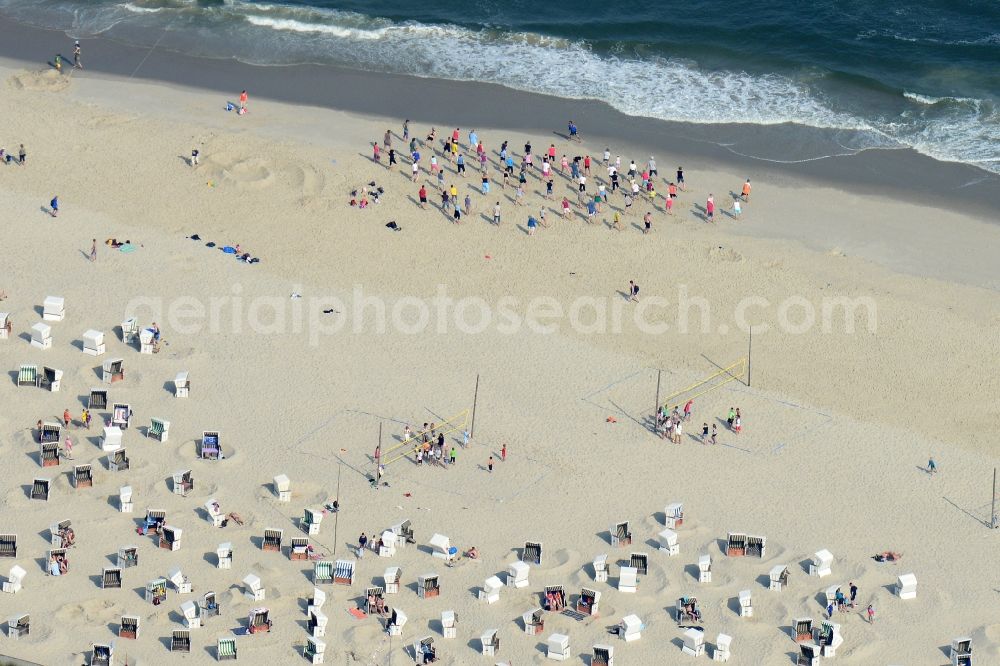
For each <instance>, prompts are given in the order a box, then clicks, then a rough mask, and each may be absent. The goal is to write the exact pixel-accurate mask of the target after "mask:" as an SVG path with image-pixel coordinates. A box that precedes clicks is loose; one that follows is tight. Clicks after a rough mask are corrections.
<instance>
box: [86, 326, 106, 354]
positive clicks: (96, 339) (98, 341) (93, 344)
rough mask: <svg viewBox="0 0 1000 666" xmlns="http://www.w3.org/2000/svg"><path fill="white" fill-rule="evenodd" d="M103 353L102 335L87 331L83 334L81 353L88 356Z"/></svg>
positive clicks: (92, 330) (91, 330)
mask: <svg viewBox="0 0 1000 666" xmlns="http://www.w3.org/2000/svg"><path fill="white" fill-rule="evenodd" d="M104 351H105V345H104V333H101V332H100V331H95V330H94V329H89V330H87V331H84V333H83V353H84V354H87V355H89V356H100V355H101V354H103V353H104Z"/></svg>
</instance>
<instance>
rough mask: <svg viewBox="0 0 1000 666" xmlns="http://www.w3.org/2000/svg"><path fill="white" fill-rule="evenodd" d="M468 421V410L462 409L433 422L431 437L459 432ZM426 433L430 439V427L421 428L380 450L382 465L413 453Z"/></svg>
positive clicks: (421, 443)
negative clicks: (445, 419)
mask: <svg viewBox="0 0 1000 666" xmlns="http://www.w3.org/2000/svg"><path fill="white" fill-rule="evenodd" d="M468 422H469V410H468V409H463V410H462V411H460V412H459V413H458V414H456V415H455V416H453V417H451V418H450V419H448V420H447V421H442V422H441V423H435V424H434V434H433V437H435V438H436V437H437V436H438V435H439V434H440V435H450V434H451V433H453V432H459V431H461V430H464V429H465V426H466V425H467V424H468ZM425 434H426V435H427V438H428V440H430V439H431V429H430V428H427V429H426V430H421V431H419V432H415V433H413V434H412V435H410V439H407V440H404V441H402V442H400V443H399V444H396V445H395V446H393V447H392V448H389V449H386V450H385V451H383V452H382V465H391V464H392V463H394V462H396V461H397V460H402V459H403V458H405V457H407V456H408V455H411V454H413V455H415V454H416V452H417V448H418V447H420V446H422V445H423V443H424V435H425Z"/></svg>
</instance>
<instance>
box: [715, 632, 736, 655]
mask: <svg viewBox="0 0 1000 666" xmlns="http://www.w3.org/2000/svg"><path fill="white" fill-rule="evenodd" d="M732 644H733V637H732V636H730V635H728V634H719V635H718V636H717V637H716V638H715V650H713V651H712V661H729V658H730V657H731V656H732V650H731V646H732Z"/></svg>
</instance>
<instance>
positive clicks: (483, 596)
mask: <svg viewBox="0 0 1000 666" xmlns="http://www.w3.org/2000/svg"><path fill="white" fill-rule="evenodd" d="M502 587H503V583H502V582H501V581H500V579H499V578H497V577H496V576H490V577H489V578H487V579H486V580H485V581H484V582H483V589H481V590H479V599H480V600H482V601H485V602H486V603H487V604H494V603H496V602H498V601H500V589H501V588H502Z"/></svg>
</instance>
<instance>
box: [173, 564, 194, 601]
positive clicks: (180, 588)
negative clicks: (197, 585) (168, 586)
mask: <svg viewBox="0 0 1000 666" xmlns="http://www.w3.org/2000/svg"><path fill="white" fill-rule="evenodd" d="M167 580H169V581H170V582H171V583H172V584H173V586H174V589H175V590H177V593H178V594H191V581H190V580H188V577H187V576H185V575H184V573H183V572H182V571H181V568H180V567H173V568H172V569H170V571H168V572H167Z"/></svg>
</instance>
